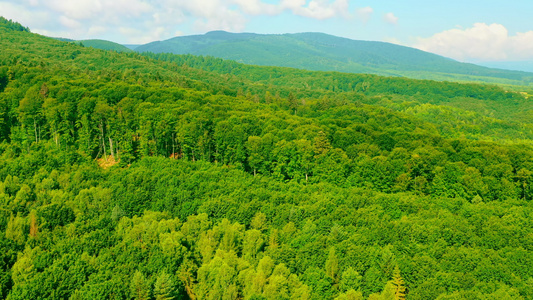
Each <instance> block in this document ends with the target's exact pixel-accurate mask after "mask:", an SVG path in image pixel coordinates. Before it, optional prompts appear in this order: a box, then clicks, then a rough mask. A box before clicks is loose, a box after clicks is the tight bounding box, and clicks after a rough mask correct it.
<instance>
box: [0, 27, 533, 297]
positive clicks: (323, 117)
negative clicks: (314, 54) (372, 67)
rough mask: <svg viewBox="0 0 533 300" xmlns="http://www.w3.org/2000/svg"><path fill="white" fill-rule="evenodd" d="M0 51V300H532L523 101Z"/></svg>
mask: <svg viewBox="0 0 533 300" xmlns="http://www.w3.org/2000/svg"><path fill="white" fill-rule="evenodd" d="M0 49H1V50H0V298H2V299H10V300H14V299H256V300H257V299H335V300H344V299H346V300H348V299H349V300H354V299H371V300H378V299H383V300H385V299H387V300H388V299H421V300H422V299H441V300H442V299H532V298H533V217H532V216H533V204H532V199H533V186H532V184H533V159H532V158H533V119H532V118H531V116H533V104H532V102H531V97H532V96H531V95H532V94H533V93H532V92H531V91H530V90H528V89H527V88H522V87H513V88H509V87H506V86H495V85H480V84H469V83H451V82H441V81H427V80H414V79H408V78H399V77H380V76H376V75H364V74H345V73H336V72H312V71H304V70H296V69H290V68H279V67H259V66H248V65H242V64H238V63H236V62H232V61H226V60H222V59H216V58H211V57H202V56H191V55H171V54H151V53H146V54H139V53H133V52H129V53H119V52H115V51H104V50H97V49H94V48H89V47H84V46H83V45H80V44H79V43H73V42H71V43H69V42H64V41H58V40H55V39H51V38H47V37H44V36H40V35H37V34H33V33H31V32H30V30H29V29H28V28H26V27H24V26H22V25H20V24H18V23H15V22H12V21H9V20H6V19H4V18H0ZM519 91H520V92H519Z"/></svg>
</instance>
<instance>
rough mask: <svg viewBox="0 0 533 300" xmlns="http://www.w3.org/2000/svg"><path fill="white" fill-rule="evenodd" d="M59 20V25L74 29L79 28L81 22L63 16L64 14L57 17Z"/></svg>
mask: <svg viewBox="0 0 533 300" xmlns="http://www.w3.org/2000/svg"><path fill="white" fill-rule="evenodd" d="M59 22H60V23H61V25H63V26H65V27H67V28H70V29H76V28H79V27H81V23H80V22H78V21H76V20H74V19H71V18H69V17H65V16H61V17H59Z"/></svg>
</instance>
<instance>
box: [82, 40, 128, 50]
mask: <svg viewBox="0 0 533 300" xmlns="http://www.w3.org/2000/svg"><path fill="white" fill-rule="evenodd" d="M76 43H82V44H83V45H84V46H85V47H92V48H96V49H101V50H113V51H117V52H132V51H133V50H131V49H129V48H128V47H126V46H123V45H121V44H117V43H114V42H110V41H105V40H81V41H76Z"/></svg>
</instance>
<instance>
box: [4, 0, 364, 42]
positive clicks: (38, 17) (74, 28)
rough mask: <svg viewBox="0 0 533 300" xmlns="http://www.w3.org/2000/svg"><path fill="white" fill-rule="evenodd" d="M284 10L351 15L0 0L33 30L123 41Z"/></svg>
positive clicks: (209, 5) (122, 1) (305, 6)
mask: <svg viewBox="0 0 533 300" xmlns="http://www.w3.org/2000/svg"><path fill="white" fill-rule="evenodd" d="M283 13H290V14H293V15H297V16H300V17H304V18H312V19H317V20H324V19H330V18H337V17H341V18H348V17H350V16H351V15H350V13H349V0H279V1H277V3H274V4H272V3H266V2H264V0H193V1H186V0H161V1H153V0H113V1H109V0H75V1H74V0H72V1H65V0H0V14H2V15H3V16H5V17H7V18H8V19H9V18H11V19H14V20H16V21H18V22H21V23H23V24H24V25H25V26H28V27H30V28H31V29H32V31H34V32H37V33H41V34H45V35H51V36H61V37H67V38H79V37H84V38H102V37H106V35H107V36H109V37H110V36H113V35H116V34H122V35H124V40H122V41H117V42H122V43H125V42H128V43H146V42H150V41H154V40H160V39H163V38H169V37H172V36H175V35H176V32H178V28H180V29H181V30H183V28H184V27H186V28H189V30H188V31H191V32H205V31H210V30H227V31H233V32H240V31H243V30H244V28H245V26H246V24H247V22H248V21H249V18H250V17H253V16H261V15H263V16H272V15H280V14H283ZM362 13H364V14H366V15H370V14H371V13H372V10H371V8H366V9H365V10H363V11H362Z"/></svg>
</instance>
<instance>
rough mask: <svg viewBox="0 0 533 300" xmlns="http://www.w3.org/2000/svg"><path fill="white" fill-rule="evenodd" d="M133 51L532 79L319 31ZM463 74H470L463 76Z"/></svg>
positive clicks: (417, 74)
mask: <svg viewBox="0 0 533 300" xmlns="http://www.w3.org/2000/svg"><path fill="white" fill-rule="evenodd" d="M135 51H137V52H153V53H173V54H193V55H207V56H214V57H218V58H223V59H229V60H235V61H237V62H241V63H246V64H253V65H265V66H281V67H292V68H299V69H307V70H313V71H339V72H347V73H370V74H377V75H386V76H405V77H410V78H417V79H433V80H439V79H440V78H441V77H444V78H446V77H450V76H438V75H439V74H442V75H456V76H452V79H453V77H456V78H457V79H458V81H485V82H494V79H503V80H499V81H500V82H501V83H504V81H509V80H511V81H514V82H513V83H514V84H518V85H529V84H530V83H531V82H532V81H533V73H530V72H524V71H512V70H504V69H495V68H489V67H483V66H479V65H475V64H470V63H462V62H458V61H455V60H453V59H451V58H447V57H444V56H440V55H437V54H433V53H429V52H425V51H422V50H419V49H416V48H411V47H407V46H402V45H396V44H391V43H387V42H378V41H362V40H352V39H348V38H343V37H337V36H333V35H329V34H325V33H319V32H305V33H287V34H257V33H230V32H225V31H211V32H208V33H206V34H203V35H189V36H181V37H174V38H171V39H167V40H164V41H157V42H151V43H148V44H144V45H140V46H138V47H136V48H135ZM413 72H414V73H413ZM426 72H429V73H433V74H426ZM465 76H467V78H463V77H465ZM479 77H488V78H479ZM497 81H498V80H497ZM505 83H508V82H505Z"/></svg>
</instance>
